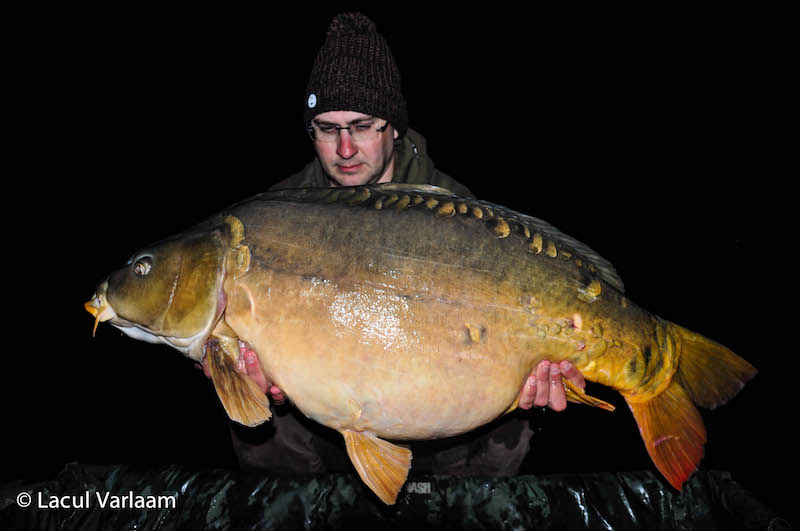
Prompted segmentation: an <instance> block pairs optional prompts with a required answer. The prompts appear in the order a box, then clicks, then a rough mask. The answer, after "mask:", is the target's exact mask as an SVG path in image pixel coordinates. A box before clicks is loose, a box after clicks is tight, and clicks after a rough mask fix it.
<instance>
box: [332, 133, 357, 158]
mask: <svg viewBox="0 0 800 531" xmlns="http://www.w3.org/2000/svg"><path fill="white" fill-rule="evenodd" d="M356 153H358V147H357V146H356V145H355V144H354V143H353V137H352V136H350V131H348V130H347V129H341V130H339V139H338V140H337V141H336V154H337V155H339V156H340V157H342V158H343V159H349V158H350V157H352V156H353V155H355V154H356Z"/></svg>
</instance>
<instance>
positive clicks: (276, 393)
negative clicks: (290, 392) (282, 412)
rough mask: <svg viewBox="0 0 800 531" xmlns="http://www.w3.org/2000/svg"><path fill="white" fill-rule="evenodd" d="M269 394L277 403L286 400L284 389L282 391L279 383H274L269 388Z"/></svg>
mask: <svg viewBox="0 0 800 531" xmlns="http://www.w3.org/2000/svg"><path fill="white" fill-rule="evenodd" d="M269 394H270V396H272V401H273V402H274V403H275V404H277V405H280V404H283V403H284V402H286V396H284V394H283V391H281V390H280V389H279V388H278V386H277V385H273V386H271V387H270V388H269Z"/></svg>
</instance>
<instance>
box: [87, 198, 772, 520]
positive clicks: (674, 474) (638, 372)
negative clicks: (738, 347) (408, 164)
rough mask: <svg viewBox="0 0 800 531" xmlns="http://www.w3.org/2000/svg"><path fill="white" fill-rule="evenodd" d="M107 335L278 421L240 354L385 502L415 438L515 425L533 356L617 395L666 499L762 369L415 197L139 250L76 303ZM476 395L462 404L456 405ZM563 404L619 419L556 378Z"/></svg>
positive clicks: (479, 212)
mask: <svg viewBox="0 0 800 531" xmlns="http://www.w3.org/2000/svg"><path fill="white" fill-rule="evenodd" d="M84 307H85V309H86V310H87V311H88V312H90V313H91V314H92V316H93V317H94V318H95V321H94V330H93V334H94V331H95V330H96V329H97V326H98V324H99V323H104V322H108V323H110V324H111V325H113V326H115V327H117V328H118V329H120V330H121V331H122V332H124V333H125V334H127V335H128V336H130V337H132V338H134V339H138V340H143V341H147V342H152V343H165V344H167V345H170V346H171V347H173V348H175V349H176V350H178V351H179V352H181V353H182V354H184V355H185V356H187V357H189V358H191V359H193V360H195V361H198V362H200V361H201V360H203V359H204V357H205V358H206V359H207V360H208V365H209V370H210V373H211V379H212V382H213V385H214V388H215V390H216V393H217V395H218V397H219V399H220V401H221V403H222V405H223V407H224V409H225V411H226V413H227V414H228V416H229V417H230V418H231V419H232V420H233V421H236V422H239V423H241V424H243V425H245V426H256V425H259V424H261V423H263V422H266V421H268V420H269V419H270V417H271V412H270V404H269V400H268V398H267V397H266V396H265V394H264V393H263V392H262V391H260V390H259V389H258V387H257V386H256V385H255V384H254V383H253V381H252V380H251V379H250V378H249V377H247V376H246V371H245V370H244V365H243V362H242V354H241V347H242V346H246V347H247V348H251V349H253V350H255V352H256V353H257V355H258V358H259V361H260V363H261V368H262V370H263V372H264V374H265V376H266V378H267V379H268V380H269V381H270V382H272V383H274V385H276V386H278V387H279V388H280V389H281V390H282V391H283V393H284V395H285V396H286V397H287V398H288V399H289V400H291V402H292V403H293V404H294V405H295V406H296V407H297V408H298V409H299V410H300V411H301V412H302V413H303V414H305V415H306V416H307V417H309V418H310V419H313V420H314V421H316V422H318V423H320V424H323V425H325V426H327V427H329V428H331V429H334V430H337V431H338V432H340V433H341V434H342V436H343V438H344V441H345V446H346V450H347V453H348V456H349V457H350V460H351V462H352V464H353V466H354V468H355V470H356V471H357V473H358V474H359V476H360V478H361V479H362V480H363V482H364V483H365V484H366V485H367V486H368V487H369V488H370V489H371V490H372V491H373V492H374V493H375V494H376V496H377V497H378V498H379V499H380V500H381V501H383V502H384V503H386V504H393V503H395V502H396V498H397V494H398V492H399V491H400V489H401V488H402V485H403V484H404V483H405V481H406V479H407V477H408V471H409V469H410V467H411V460H412V454H411V451H410V450H409V448H408V447H407V446H408V445H407V444H404V443H405V442H407V441H413V440H429V439H439V438H444V437H450V436H454V435H458V434H462V433H467V432H469V431H471V430H474V429H476V428H478V427H480V426H482V425H485V424H487V423H489V422H492V421H493V420H495V419H497V418H499V417H501V416H503V415H504V414H507V413H509V412H510V411H513V410H514V409H515V408H516V407H517V405H518V402H519V397H520V390H521V389H522V387H523V385H524V382H525V380H526V378H527V376H528V375H529V374H530V373H531V372H532V370H533V369H534V368H535V367H536V366H537V364H538V363H539V362H540V361H542V360H550V361H551V362H560V361H562V360H568V361H570V362H571V363H572V364H573V365H574V366H575V367H576V368H577V369H578V370H580V371H581V373H583V375H584V377H585V379H586V380H588V381H591V382H595V383H597V384H600V385H604V386H608V387H610V388H612V389H614V390H616V391H617V392H619V393H620V394H621V395H622V397H623V398H624V400H625V402H626V404H627V405H628V407H629V408H630V410H631V411H632V413H633V417H634V420H635V421H636V423H637V425H638V428H639V431H640V434H641V437H642V440H643V442H644V444H645V447H646V448H647V451H648V453H649V455H650V457H651V459H652V461H653V463H654V465H655V466H656V468H657V469H658V470H659V471H660V472H661V474H662V475H663V476H664V478H666V480H667V481H668V482H669V483H670V484H671V485H672V486H673V487H674V488H676V489H678V490H680V489H681V486H682V484H683V483H684V482H685V481H686V480H687V479H688V478H689V477H690V475H691V474H692V473H693V472H694V471H695V470H696V469H697V467H698V466H699V463H700V461H701V459H702V457H703V452H704V444H705V442H706V438H707V435H706V429H705V426H704V424H703V420H702V418H701V415H700V412H699V410H698V409H697V408H698V407H702V408H714V407H717V406H719V405H722V404H724V403H725V402H727V401H728V400H730V399H731V398H732V397H733V396H735V395H736V394H738V393H739V391H740V390H741V389H742V388H743V387H744V385H745V384H746V383H747V382H748V381H749V380H751V379H752V378H753V377H754V376H755V375H756V373H757V370H756V368H755V367H753V366H752V365H751V364H750V363H748V362H747V361H746V360H744V359H743V358H741V357H739V356H738V355H736V354H734V353H733V352H732V351H730V350H729V349H727V348H726V347H724V346H723V345H721V344H719V343H717V342H715V341H713V340H711V339H708V338H705V337H703V336H702V335H700V334H698V333H695V332H692V331H690V330H688V329H686V328H684V327H681V326H679V325H677V324H674V323H672V322H670V321H668V320H665V319H661V318H659V317H658V316H656V315H653V314H651V313H649V312H647V311H646V310H645V309H643V308H641V307H640V306H638V305H637V304H635V303H634V302H633V301H631V300H630V299H629V298H628V297H627V296H626V295H625V288H624V284H623V282H622V279H621V278H620V276H619V275H618V274H617V272H616V271H615V269H614V267H613V266H612V264H611V263H610V262H609V261H608V260H606V259H604V258H603V257H601V256H600V255H599V254H598V253H596V252H595V251H593V250H592V249H591V248H590V247H589V246H587V245H585V244H583V243H581V242H579V241H577V240H576V239H574V238H572V237H570V236H568V235H566V234H564V233H562V232H561V231H559V230H558V229H557V228H555V227H554V226H553V225H551V224H549V223H547V222H545V221H543V220H540V219H538V218H535V217H532V216H529V215H527V214H523V213H520V212H516V211H514V210H511V209H508V208H505V207H503V206H501V205H497V204H494V203H491V202H487V201H482V200H477V199H473V198H463V197H458V196H455V195H453V194H452V193H450V192H449V191H448V190H445V189H441V188H437V187H433V186H426V185H403V184H396V183H389V184H381V185H367V186H358V187H342V188H307V189H293V190H280V191H271V192H265V193H262V194H258V195H256V196H253V197H250V198H248V199H246V200H244V201H241V202H239V203H236V204H234V205H231V206H229V207H227V208H225V209H223V210H222V211H221V212H220V213H218V214H215V215H214V216H211V217H209V218H207V219H204V220H202V221H201V222H200V223H197V224H196V225H194V226H192V227H190V228H189V229H187V230H186V231H185V232H182V233H180V234H177V235H174V236H171V237H168V238H166V239H164V240H161V241H159V242H157V243H155V244H154V245H152V246H149V247H146V248H144V249H142V250H140V251H138V252H136V253H135V254H134V255H133V256H132V257H131V258H130V260H128V262H127V263H126V264H125V265H124V266H123V267H121V268H120V269H118V270H116V271H113V272H112V273H110V274H109V275H108V276H107V277H106V278H105V279H104V280H103V281H101V282H100V283H99V284H98V286H97V287H96V290H95V292H94V294H93V296H92V297H91V299H90V300H89V301H88V302H86V303H85V304H84ZM463 389H470V390H472V392H470V393H463V392H460V391H462V390H463ZM565 391H566V393H567V397H568V399H569V400H570V401H572V402H577V403H583V404H587V405H590V406H593V407H598V408H601V409H604V410H608V411H613V410H614V409H615V408H614V406H613V405H612V404H609V403H608V402H605V401H603V400H600V399H598V398H595V397H592V396H590V395H588V394H587V393H586V392H585V391H584V390H583V389H581V388H578V387H576V386H574V385H572V384H570V383H569V382H567V381H565Z"/></svg>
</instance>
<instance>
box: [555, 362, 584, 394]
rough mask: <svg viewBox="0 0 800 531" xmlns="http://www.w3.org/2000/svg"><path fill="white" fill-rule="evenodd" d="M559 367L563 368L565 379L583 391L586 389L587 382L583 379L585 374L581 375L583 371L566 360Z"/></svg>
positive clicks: (562, 372)
mask: <svg viewBox="0 0 800 531" xmlns="http://www.w3.org/2000/svg"><path fill="white" fill-rule="evenodd" d="M559 367H560V368H561V374H562V375H564V378H566V379H567V380H569V381H570V382H571V383H572V384H574V385H575V386H577V387H580V388H581V389H584V388H585V387H586V380H585V379H584V378H583V374H581V371H579V370H578V369H576V368H575V366H574V365H573V364H572V363H570V362H568V361H566V360H564V361H562V362H561V363H560V364H559Z"/></svg>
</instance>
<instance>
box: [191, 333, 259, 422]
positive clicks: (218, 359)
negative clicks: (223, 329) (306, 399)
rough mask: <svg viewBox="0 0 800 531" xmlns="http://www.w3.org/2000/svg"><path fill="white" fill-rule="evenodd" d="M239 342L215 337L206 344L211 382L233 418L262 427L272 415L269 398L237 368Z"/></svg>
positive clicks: (226, 410)
mask: <svg viewBox="0 0 800 531" xmlns="http://www.w3.org/2000/svg"><path fill="white" fill-rule="evenodd" d="M238 357H239V345H238V341H236V340H232V339H230V338H215V337H212V338H211V339H210V340H209V341H208V342H207V343H206V359H207V360H208V368H209V370H210V372H211V381H213V382H214V387H215V388H216V390H217V396H219V399H220V401H221V402H222V406H223V407H224V408H225V412H226V413H228V416H229V417H230V418H231V420H234V421H236V422H238V423H240V424H244V425H245V426H258V425H259V424H262V423H264V422H266V421H268V420H269V419H270V418H271V417H272V413H271V412H270V410H269V399H268V398H267V395H265V394H264V393H263V392H262V391H261V389H259V388H258V386H257V385H256V384H255V383H254V382H253V380H251V379H250V377H249V376H247V374H246V373H244V372H241V371H239V370H237V362H236V361H235V360H237V359H238Z"/></svg>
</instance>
